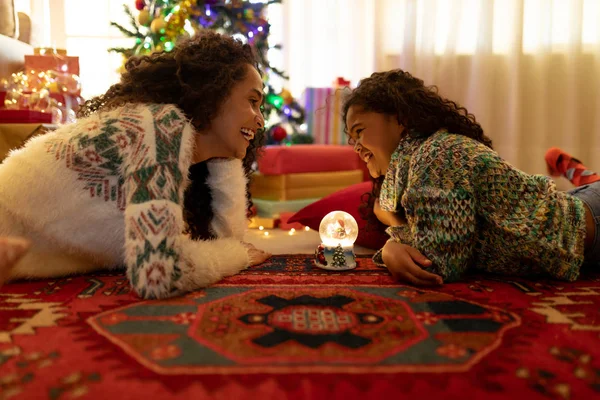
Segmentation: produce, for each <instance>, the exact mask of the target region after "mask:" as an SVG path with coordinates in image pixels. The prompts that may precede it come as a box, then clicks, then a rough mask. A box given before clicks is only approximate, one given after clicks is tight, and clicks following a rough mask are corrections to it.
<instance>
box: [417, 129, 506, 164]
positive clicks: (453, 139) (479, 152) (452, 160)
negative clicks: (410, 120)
mask: <svg viewBox="0 0 600 400" xmlns="http://www.w3.org/2000/svg"><path fill="white" fill-rule="evenodd" d="M497 157H498V155H497V153H496V152H495V151H494V150H492V149H491V148H489V147H487V146H486V145H484V144H483V143H481V142H479V141H477V140H475V139H472V138H469V137H467V136H464V135H460V134H455V133H451V132H447V131H445V130H440V131H438V132H436V133H434V134H433V135H431V136H430V137H428V138H427V139H425V141H424V142H423V144H422V145H421V146H420V148H419V150H418V151H417V152H416V154H415V156H414V157H413V158H412V160H411V166H412V168H413V169H414V170H421V169H423V168H425V169H427V170H429V169H432V168H433V169H471V168H476V167H477V166H478V165H479V164H480V163H481V162H482V160H485V159H487V158H497Z"/></svg>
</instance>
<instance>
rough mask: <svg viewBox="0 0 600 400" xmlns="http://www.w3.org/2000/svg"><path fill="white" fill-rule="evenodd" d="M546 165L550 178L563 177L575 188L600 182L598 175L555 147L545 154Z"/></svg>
mask: <svg viewBox="0 0 600 400" xmlns="http://www.w3.org/2000/svg"><path fill="white" fill-rule="evenodd" d="M545 158H546V165H547V166H548V171H549V172H550V175H552V176H561V175H562V176H564V177H565V178H567V179H568V180H569V181H571V183H572V184H573V185H575V186H583V185H587V184H589V183H592V182H596V181H600V175H598V174H596V173H595V172H593V171H590V170H589V169H588V168H587V167H586V166H585V165H583V163H582V162H581V161H579V160H578V159H576V158H573V157H571V156H570V155H569V154H568V153H565V152H564V151H562V150H561V149H559V148H557V147H552V148H550V149H548V151H547V152H546V157H545Z"/></svg>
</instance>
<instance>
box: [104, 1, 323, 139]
mask: <svg viewBox="0 0 600 400" xmlns="http://www.w3.org/2000/svg"><path fill="white" fill-rule="evenodd" d="M280 2H281V0H268V1H263V2H256V0H254V2H250V1H248V0H136V2H135V7H136V9H137V11H138V13H137V15H134V12H133V11H132V10H131V9H130V8H129V7H128V6H127V5H124V8H125V13H126V14H127V15H128V16H129V21H130V24H131V27H130V28H126V27H124V26H122V25H120V24H118V23H116V22H111V25H112V26H114V27H116V28H117V29H119V30H120V31H121V32H122V33H123V34H124V35H125V36H127V37H131V38H135V44H134V45H133V46H132V47H130V48H123V47H119V48H111V49H109V51H114V52H118V53H121V54H123V56H124V58H125V59H127V58H128V57H131V56H133V55H144V54H150V53H152V52H155V51H171V50H172V49H173V47H174V46H175V43H176V42H177V40H178V39H179V38H180V37H181V36H187V35H193V34H194V33H196V32H198V31H200V30H202V29H212V30H216V31H217V32H219V33H222V34H228V35H231V36H233V37H236V38H238V39H240V40H242V41H243V42H244V43H248V44H250V45H251V46H252V47H253V48H254V49H255V52H256V54H257V56H258V60H259V64H260V67H261V69H262V70H263V71H264V72H265V77H264V80H265V103H264V115H265V120H266V121H267V126H266V127H265V129H266V133H267V143H268V144H274V143H286V144H289V143H311V142H312V137H311V136H309V135H307V134H306V124H304V110H303V108H302V107H301V106H300V104H298V102H297V101H296V100H295V99H294V98H293V96H292V95H291V93H290V92H289V91H288V90H286V89H284V88H280V89H279V90H277V89H276V88H275V87H274V85H273V84H271V83H270V81H271V78H273V77H279V78H281V79H280V80H285V79H287V76H286V75H285V74H284V72H283V71H281V70H279V69H277V68H274V67H272V66H271V64H270V63H269V60H268V58H267V53H268V50H269V49H270V48H272V47H273V48H277V49H278V48H279V46H278V45H276V46H272V47H271V46H270V45H269V42H268V37H269V30H270V24H269V22H268V21H267V20H266V18H265V12H266V10H267V6H269V5H270V4H274V3H280Z"/></svg>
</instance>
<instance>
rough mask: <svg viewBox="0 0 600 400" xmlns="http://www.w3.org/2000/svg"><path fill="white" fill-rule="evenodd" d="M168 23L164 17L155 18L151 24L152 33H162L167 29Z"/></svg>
mask: <svg viewBox="0 0 600 400" xmlns="http://www.w3.org/2000/svg"><path fill="white" fill-rule="evenodd" d="M166 26H167V23H166V22H165V19H164V18H163V17H158V18H154V19H153V20H152V23H151V24H150V30H151V31H152V33H155V34H156V33H160V32H161V31H162V30H163V29H165V28H166Z"/></svg>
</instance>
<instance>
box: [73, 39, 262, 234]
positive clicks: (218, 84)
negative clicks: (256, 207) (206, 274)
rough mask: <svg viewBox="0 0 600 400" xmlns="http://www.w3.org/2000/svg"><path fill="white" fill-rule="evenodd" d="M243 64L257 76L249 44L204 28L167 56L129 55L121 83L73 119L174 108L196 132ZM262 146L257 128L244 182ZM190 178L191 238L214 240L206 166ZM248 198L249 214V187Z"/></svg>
mask: <svg viewBox="0 0 600 400" xmlns="http://www.w3.org/2000/svg"><path fill="white" fill-rule="evenodd" d="M247 65H252V66H253V67H254V68H256V70H257V71H259V73H260V72H261V71H260V68H259V66H258V62H257V59H256V56H255V54H254V52H253V50H252V48H251V47H250V45H248V44H243V43H242V42H241V41H239V40H235V39H233V38H231V37H229V36H224V35H220V34H218V33H215V32H213V31H209V30H205V31H202V32H201V33H199V34H197V35H195V36H193V37H190V38H186V39H183V40H181V41H180V42H178V43H177V45H176V46H175V48H174V49H173V50H172V51H171V52H164V51H163V52H156V53H153V54H150V55H145V56H136V57H131V58H130V59H129V60H127V62H126V63H125V72H124V73H123V74H122V75H121V80H120V82H119V83H117V84H115V85H113V86H111V87H110V88H109V89H108V90H107V92H106V93H105V94H103V95H100V96H97V97H94V98H92V99H90V100H88V101H86V102H85V104H83V105H82V107H81V108H80V109H79V111H78V114H77V115H78V117H85V116H88V115H90V114H92V113H95V112H97V111H101V110H109V109H113V108H116V107H119V106H122V105H124V104H127V103H159V104H175V105H177V106H178V107H179V109H180V110H182V111H183V113H184V114H185V116H186V117H187V118H188V119H189V120H190V121H191V123H192V124H193V126H194V127H195V128H196V130H198V131H200V130H203V129H205V128H207V127H209V126H210V123H211V121H212V120H213V119H214V118H215V117H216V116H217V114H218V113H219V111H220V108H221V107H222V105H223V104H224V103H225V101H226V99H227V98H228V96H229V95H230V94H231V91H232V89H233V87H234V86H235V85H236V84H237V83H238V82H240V81H242V80H243V79H244V78H245V77H246V74H247ZM263 143H264V132H263V130H260V131H259V132H257V134H256V136H255V137H254V139H253V140H251V141H250V145H249V146H248V149H247V151H246V156H245V158H244V160H243V165H244V170H245V173H246V177H247V178H248V182H250V176H251V173H252V164H253V163H254V162H255V161H256V159H257V158H258V156H259V154H258V152H259V151H260V149H261V148H262V146H263ZM189 177H190V180H191V184H190V186H189V187H188V189H187V191H186V193H185V198H184V218H185V220H186V224H187V231H188V233H189V234H190V235H191V237H192V238H193V239H209V238H212V237H213V235H212V234H211V232H210V230H209V224H210V221H211V220H212V217H213V210H212V208H211V201H212V196H211V193H210V190H209V187H208V185H207V183H206V179H207V177H208V168H207V166H206V163H205V162H203V163H199V164H195V165H193V166H192V167H191V168H190V171H189ZM246 197H247V199H248V210H247V215H250V209H251V207H252V200H251V197H250V191H249V184H248V186H247V187H246Z"/></svg>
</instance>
